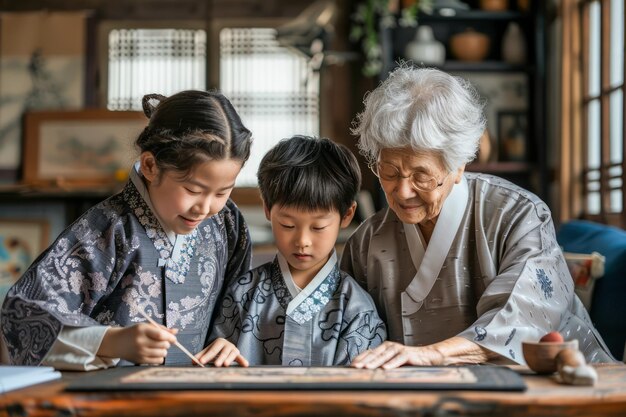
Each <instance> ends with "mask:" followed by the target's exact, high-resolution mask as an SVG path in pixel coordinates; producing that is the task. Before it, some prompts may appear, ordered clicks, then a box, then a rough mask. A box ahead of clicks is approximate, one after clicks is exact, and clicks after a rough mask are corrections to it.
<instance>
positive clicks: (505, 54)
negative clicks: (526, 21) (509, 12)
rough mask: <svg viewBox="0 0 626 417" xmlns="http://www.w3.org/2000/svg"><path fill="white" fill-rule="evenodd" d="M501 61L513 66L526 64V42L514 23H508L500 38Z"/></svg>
mask: <svg viewBox="0 0 626 417" xmlns="http://www.w3.org/2000/svg"><path fill="white" fill-rule="evenodd" d="M502 59H503V60H504V61H505V62H507V63H509V64H514V65H520V64H524V63H526V40H525V39H524V34H523V33H522V30H521V29H520V27H519V25H518V24H517V23H515V22H511V23H509V25H508V26H507V27H506V31H505V32H504V36H503V37H502Z"/></svg>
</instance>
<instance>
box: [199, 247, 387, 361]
mask: <svg viewBox="0 0 626 417" xmlns="http://www.w3.org/2000/svg"><path fill="white" fill-rule="evenodd" d="M279 258H280V255H278V256H277V258H275V260H274V261H273V262H269V263H266V264H264V265H261V266H259V267H257V268H255V269H253V270H252V271H249V272H248V273H247V274H245V275H243V276H242V277H241V278H239V279H238V280H236V281H234V282H232V283H231V285H230V286H229V287H228V288H227V290H226V295H225V296H224V299H223V302H222V303H223V304H222V309H221V311H220V313H219V315H218V316H217V317H216V320H215V325H214V327H213V332H212V334H211V340H214V339H216V338H218V337H222V338H225V339H227V340H229V341H230V342H232V343H234V344H235V345H237V347H238V348H239V350H240V352H241V354H242V355H243V356H244V357H245V358H246V359H248V361H250V364H251V365H285V366H331V365H348V364H349V363H350V362H352V360H353V359H354V358H355V357H356V356H357V355H358V354H360V353H361V352H363V351H365V350H367V349H370V348H374V347H376V346H378V345H380V344H381V343H382V342H383V341H384V340H385V339H386V336H387V335H386V330H385V325H384V323H383V322H382V320H381V319H380V317H379V316H378V314H377V312H376V307H375V305H374V303H373V301H372V299H371V298H370V296H369V295H367V293H366V292H365V291H363V289H362V288H361V287H360V286H359V285H358V284H357V283H356V282H355V281H354V279H352V277H350V276H348V275H347V274H345V273H344V272H341V271H339V268H338V265H337V258H336V255H333V256H332V257H331V259H330V260H329V261H328V262H327V264H326V265H325V266H324V268H322V270H321V271H320V272H319V273H318V275H317V276H316V277H315V278H314V279H313V280H312V281H311V282H310V283H309V285H307V286H306V287H305V288H304V289H303V290H302V291H301V292H300V293H299V294H297V295H296V296H295V297H294V296H293V295H292V293H291V291H290V289H289V288H288V285H287V282H286V279H287V278H285V277H284V276H283V273H282V272H281V265H279ZM280 261H282V264H283V265H282V266H283V268H282V270H283V271H285V268H286V273H287V274H289V269H288V266H287V263H286V261H285V260H284V258H282V259H280ZM288 279H289V280H291V278H290V277H288Z"/></svg>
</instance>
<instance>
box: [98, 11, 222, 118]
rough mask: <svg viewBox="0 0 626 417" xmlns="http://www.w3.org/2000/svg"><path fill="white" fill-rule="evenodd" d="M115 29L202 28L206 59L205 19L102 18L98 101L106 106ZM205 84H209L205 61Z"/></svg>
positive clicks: (209, 34)
mask: <svg viewBox="0 0 626 417" xmlns="http://www.w3.org/2000/svg"><path fill="white" fill-rule="evenodd" d="M116 29H191V30H204V31H205V32H206V36H207V59H208V56H209V41H210V38H209V37H210V36H211V33H210V31H209V29H208V28H207V24H206V21H205V20H201V19H198V20H186V19H185V20H134V19H133V20H103V21H101V22H100V23H99V24H98V36H97V39H98V52H97V55H98V57H99V59H98V63H99V65H98V75H99V77H98V78H99V80H100V82H99V83H98V91H97V94H98V103H99V104H100V106H101V107H104V108H106V107H107V100H108V89H109V33H110V32H111V31H112V30H116ZM206 68H207V74H205V79H206V85H207V86H208V85H209V77H208V72H209V67H208V62H207V66H206Z"/></svg>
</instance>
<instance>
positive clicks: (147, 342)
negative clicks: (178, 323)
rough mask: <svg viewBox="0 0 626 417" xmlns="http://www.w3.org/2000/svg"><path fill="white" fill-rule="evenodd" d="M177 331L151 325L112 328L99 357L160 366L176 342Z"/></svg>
mask: <svg viewBox="0 0 626 417" xmlns="http://www.w3.org/2000/svg"><path fill="white" fill-rule="evenodd" d="M176 333H178V330H177V329H168V328H167V327H165V326H162V327H160V328H158V327H156V326H153V325H152V324H149V323H138V324H135V325H132V326H129V327H111V328H110V329H108V330H107V331H106V333H105V334H104V337H103V339H102V343H101V344H100V349H98V356H105V357H109V358H121V359H125V360H127V361H130V362H133V363H137V364H148V365H159V364H162V363H163V362H164V361H165V357H166V356H167V350H168V349H169V348H170V346H171V345H172V344H173V343H175V342H176V336H175V335H176Z"/></svg>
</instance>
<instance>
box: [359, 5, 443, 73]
mask: <svg viewBox="0 0 626 417" xmlns="http://www.w3.org/2000/svg"><path fill="white" fill-rule="evenodd" d="M432 3H433V2H432V0H402V4H400V2H399V0H362V1H361V2H360V3H358V5H357V7H356V10H355V12H354V14H352V16H351V20H352V27H351V29H350V39H351V40H352V41H353V42H360V47H361V50H362V52H363V56H364V58H365V64H364V65H363V74H364V75H366V76H370V77H371V76H375V75H378V74H380V72H381V71H382V69H383V62H382V49H381V46H380V38H379V31H380V30H382V29H388V28H394V27H397V26H401V27H417V13H418V11H421V12H424V13H428V14H430V13H431V12H432Z"/></svg>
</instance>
